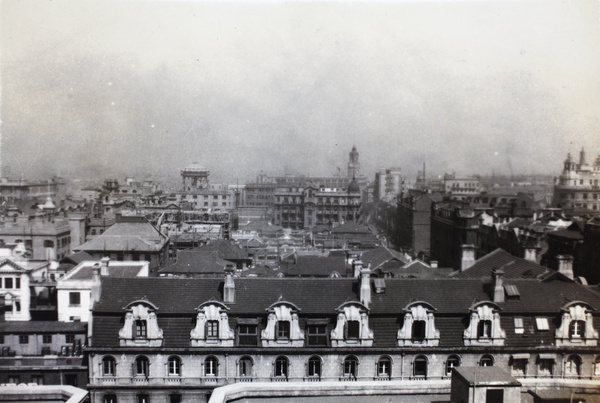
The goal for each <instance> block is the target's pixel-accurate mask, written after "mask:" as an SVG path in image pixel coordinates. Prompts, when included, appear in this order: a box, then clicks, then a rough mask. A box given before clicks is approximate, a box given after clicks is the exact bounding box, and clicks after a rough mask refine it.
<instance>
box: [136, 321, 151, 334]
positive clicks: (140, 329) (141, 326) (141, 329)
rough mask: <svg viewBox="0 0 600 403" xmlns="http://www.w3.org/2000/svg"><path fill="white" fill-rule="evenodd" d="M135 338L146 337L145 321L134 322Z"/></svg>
mask: <svg viewBox="0 0 600 403" xmlns="http://www.w3.org/2000/svg"><path fill="white" fill-rule="evenodd" d="M135 337H136V338H140V339H145V338H146V337H148V333H147V324H146V321H145V320H140V319H138V320H136V321H135Z"/></svg>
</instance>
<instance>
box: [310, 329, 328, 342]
mask: <svg viewBox="0 0 600 403" xmlns="http://www.w3.org/2000/svg"><path fill="white" fill-rule="evenodd" d="M308 345H309V346H326V345H327V326H325V325H308Z"/></svg>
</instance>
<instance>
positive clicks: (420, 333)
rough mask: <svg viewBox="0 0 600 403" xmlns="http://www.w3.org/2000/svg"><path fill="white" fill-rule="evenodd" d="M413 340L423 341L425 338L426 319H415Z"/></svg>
mask: <svg viewBox="0 0 600 403" xmlns="http://www.w3.org/2000/svg"><path fill="white" fill-rule="evenodd" d="M412 332H413V333H412V341H416V342H421V341H423V340H425V321H424V320H415V321H414V322H413V326H412Z"/></svg>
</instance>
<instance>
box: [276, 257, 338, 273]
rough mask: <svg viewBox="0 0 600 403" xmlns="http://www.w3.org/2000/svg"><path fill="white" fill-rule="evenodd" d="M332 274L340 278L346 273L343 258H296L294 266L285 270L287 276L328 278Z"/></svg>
mask: <svg viewBox="0 0 600 403" xmlns="http://www.w3.org/2000/svg"><path fill="white" fill-rule="evenodd" d="M333 272H337V273H338V274H340V275H341V276H344V275H345V273H346V258H345V257H343V256H302V255H300V256H298V257H297V261H296V263H295V264H294V265H292V266H290V267H289V269H287V270H286V274H287V275H288V276H294V277H295V276H303V277H307V276H310V277H328V276H330V275H331V274H332V273H333Z"/></svg>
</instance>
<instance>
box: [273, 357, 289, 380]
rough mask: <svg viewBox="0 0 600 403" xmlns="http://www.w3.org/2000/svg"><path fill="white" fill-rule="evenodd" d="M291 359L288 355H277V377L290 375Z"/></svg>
mask: <svg viewBox="0 0 600 403" xmlns="http://www.w3.org/2000/svg"><path fill="white" fill-rule="evenodd" d="M289 365H290V364H289V361H288V359H287V358H286V357H277V359H276V360H275V377H276V378H287V377H288V376H289V373H288V370H289Z"/></svg>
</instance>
